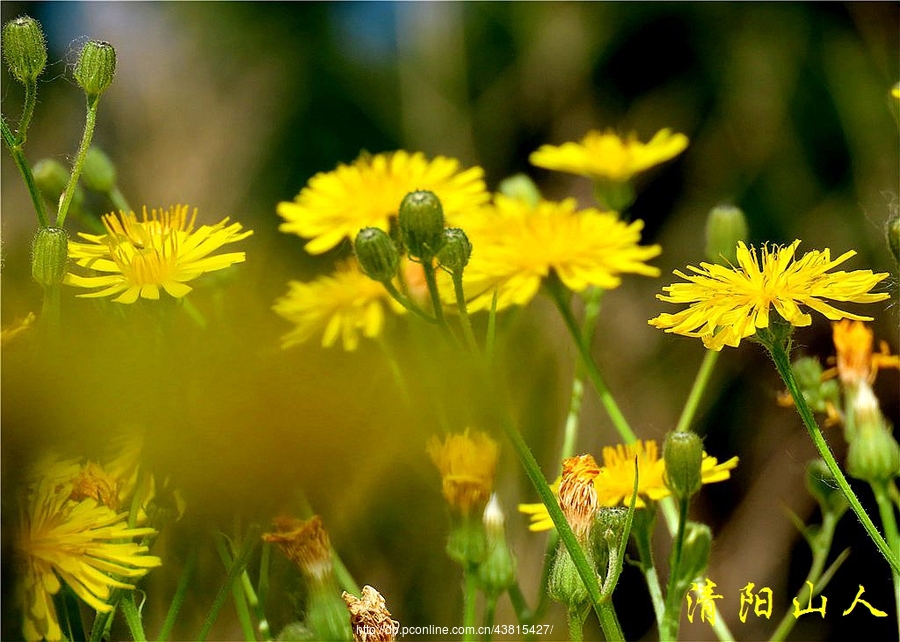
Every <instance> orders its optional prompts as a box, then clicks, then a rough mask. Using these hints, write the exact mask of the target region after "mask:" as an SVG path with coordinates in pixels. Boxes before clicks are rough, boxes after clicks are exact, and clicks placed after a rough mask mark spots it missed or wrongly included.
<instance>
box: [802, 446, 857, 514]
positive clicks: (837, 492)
mask: <svg viewBox="0 0 900 642" xmlns="http://www.w3.org/2000/svg"><path fill="white" fill-rule="evenodd" d="M806 490H807V491H809V494H810V495H812V496H813V497H815V498H816V501H818V502H819V506H820V507H821V508H822V513H823V514H824V513H832V514H834V515H835V517H840V516H841V515H843V514H844V512H845V511H846V510H847V508H849V507H850V504H849V503H848V502H847V498H846V497H845V496H844V493H843V492H841V489H840V488H838V485H837V482H836V481H835V479H834V475H832V474H831V469H829V468H828V464H826V463H825V462H824V461H822V460H821V459H813V460H812V461H810V462H809V463H808V464H806Z"/></svg>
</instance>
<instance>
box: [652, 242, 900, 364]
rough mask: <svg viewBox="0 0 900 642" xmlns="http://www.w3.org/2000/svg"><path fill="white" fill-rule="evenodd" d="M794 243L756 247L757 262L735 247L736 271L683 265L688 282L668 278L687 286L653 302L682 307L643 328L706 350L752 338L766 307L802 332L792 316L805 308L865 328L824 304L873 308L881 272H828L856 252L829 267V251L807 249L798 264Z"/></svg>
mask: <svg viewBox="0 0 900 642" xmlns="http://www.w3.org/2000/svg"><path fill="white" fill-rule="evenodd" d="M799 244H800V241H799V240H798V241H794V242H793V243H791V244H790V245H789V246H787V247H780V248H779V247H773V248H771V249H769V248H768V247H766V246H763V248H762V252H761V256H757V253H756V249H755V248H751V249H747V246H746V245H744V243H743V242H738V247H737V262H738V265H737V267H727V266H724V265H714V264H711V263H701V264H700V267H699V268H696V267H694V266H692V265H689V266H688V269H689V270H690V271H691V272H694V275H687V274H684V273H683V272H681V271H679V270H675V275H676V276H679V277H681V278H682V279H685V280H686V281H689V283H675V284H673V285H669V286H667V287H664V288H663V291H665V292H668V294H667V295H664V294H657V295H656V298H658V299H660V300H661V301H668V302H669V303H686V304H689V306H688V308H687V309H685V310H682V311H681V312H677V313H675V314H660V315H659V316H658V317H655V318H653V319H650V321H648V323H649V324H650V325H652V326H655V327H657V328H661V329H663V330H665V331H666V332H674V333H676V334H681V335H684V336H687V337H699V338H701V339H702V340H703V344H704V345H705V346H706V347H707V348H709V349H711V350H721V349H722V347H723V346H726V345H728V346H732V347H737V345H738V344H739V343H740V342H741V339H746V338H747V337H750V336H753V335H754V334H756V331H757V329H759V328H767V327H768V326H769V312H770V310H771V308H773V307H774V308H775V311H776V312H777V313H778V314H779V315H780V316H781V318H783V319H784V320H785V321H787V322H788V323H790V324H791V325H794V326H807V325H809V324H810V323H812V318H811V317H810V315H809V314H806V313H804V312H802V311H801V310H800V307H799V306H800V305H805V306H808V307H810V308H812V309H813V310H816V311H817V312H819V313H820V314H822V315H824V316H825V317H826V318H828V319H830V320H832V321H837V320H839V319H842V318H846V319H856V320H859V321H871V320H872V318H871V317H864V316H859V315H857V314H852V313H850V312H845V311H843V310H838V309H837V308H835V307H833V306H831V305H830V304H828V303H826V302H825V301H823V300H822V299H831V300H833V301H852V302H854V303H873V302H876V301H883V300H884V299H887V298H888V296H889V295H888V294H887V293H886V292H884V293H873V292H870V291H869V290H871V289H872V288H873V287H875V286H876V285H877V284H878V283H879V282H880V281H881V280H883V279H884V278H886V277H887V273H886V272H884V273H881V274H873V273H872V270H854V271H852V272H831V273H829V272H828V270H830V269H831V268H833V267H835V266H836V265H840V264H841V263H843V262H844V261H846V260H847V259H849V258H850V257H852V256H854V255H855V254H856V252H854V251H852V250H851V251H849V252H844V253H843V254H841V255H840V256H839V257H838V258H836V259H834V260H832V259H831V252H830V250H827V249H826V250H823V251H818V250H813V251H811V252H807V253H806V254H804V255H803V256H802V257H801V258H800V259H799V260H796V259H795V258H794V252H795V251H796V249H797V246H798V245H799Z"/></svg>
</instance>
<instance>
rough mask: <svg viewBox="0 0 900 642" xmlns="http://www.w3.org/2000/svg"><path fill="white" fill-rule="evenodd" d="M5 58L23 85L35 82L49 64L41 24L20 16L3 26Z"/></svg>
mask: <svg viewBox="0 0 900 642" xmlns="http://www.w3.org/2000/svg"><path fill="white" fill-rule="evenodd" d="M3 57H4V58H5V59H6V64H7V65H8V66H9V71H10V73H11V74H12V75H13V76H14V77H15V79H16V80H18V81H19V82H21V83H23V84H24V83H28V82H34V81H35V80H36V79H37V77H38V76H40V75H41V72H42V71H43V70H44V66H45V65H46V64H47V43H46V41H45V40H44V32H43V31H41V24H40V23H39V22H38V21H37V20H35V19H34V18H29V17H28V16H20V17H18V18H16V19H15V20H10V21H9V22H7V23H6V24H5V25H3Z"/></svg>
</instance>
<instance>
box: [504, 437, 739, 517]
mask: <svg viewBox="0 0 900 642" xmlns="http://www.w3.org/2000/svg"><path fill="white" fill-rule="evenodd" d="M635 457H637V462H638V496H637V498H636V499H635V506H636V507H638V508H643V507H644V506H646V505H647V502H648V501H659V500H660V499H662V498H663V497H667V496H668V495H670V494H671V491H670V490H669V488H668V487H667V486H666V481H665V476H666V463H665V461H664V460H663V459H662V458H661V457H660V456H659V447H658V446H657V444H656V442H655V441H653V440H648V441H642V440H640V439H638V440H637V441H635V442H634V443H633V444H629V445H627V446H626V445H623V444H618V445H616V446H606V447H604V448H603V466H602V467H601V468H600V471H599V474H597V476H596V477H595V478H594V486H595V488H596V492H597V501H598V504H599V505H600V506H617V505H619V504H623V505H626V506H627V505H629V504H630V503H631V495H632V492H633V490H634V460H635ZM737 465H738V458H737V457H732V458H731V459H729V460H727V461H724V462H722V463H721V464H720V463H719V460H718V459H716V458H715V457H710V456H709V455H707V454H706V453H703V460H702V464H701V468H700V478H701V481H702V482H703V483H704V484H713V483H716V482H720V481H725V480H726V479H728V478H729V477H731V470H732V469H734V468H735V467H736V466H737ZM550 488H551V489H552V490H553V491H554V493H557V494H560V496H561V493H560V491H559V490H557V489H558V487H557V486H556V484H554V485H553V486H551V487H550ZM519 511H520V512H522V513H525V514H527V515H529V517H530V520H531V524H530V525H529V527H528V528H529V530H532V531H545V530H549V529H551V528H553V522H552V520H551V519H550V515H549V513H547V508H546V507H545V506H544V505H543V504H520V505H519Z"/></svg>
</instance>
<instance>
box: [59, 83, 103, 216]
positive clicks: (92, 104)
mask: <svg viewBox="0 0 900 642" xmlns="http://www.w3.org/2000/svg"><path fill="white" fill-rule="evenodd" d="M99 104H100V97H99V96H95V97H93V99H90V98H89V99H88V104H87V114H86V116H85V119H84V134H83V135H82V137H81V144H80V145H79V146H78V152H77V153H76V154H75V162H74V163H72V175H71V176H69V184H68V185H67V186H66V191H65V192H63V197H62V201H60V204H59V212H58V213H57V214H56V226H57V227H62V226H63V224H64V223H65V222H66V214H67V213H68V212H69V205H71V204H72V198H73V197H74V196H75V186H76V185H78V179H79V177H80V176H81V170H82V168H83V167H84V159H85V156H87V151H88V148H89V147H90V146H91V139H92V138H93V137H94V126H95V125H96V124H97V106H98V105H99Z"/></svg>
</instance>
